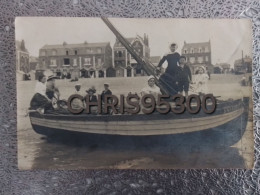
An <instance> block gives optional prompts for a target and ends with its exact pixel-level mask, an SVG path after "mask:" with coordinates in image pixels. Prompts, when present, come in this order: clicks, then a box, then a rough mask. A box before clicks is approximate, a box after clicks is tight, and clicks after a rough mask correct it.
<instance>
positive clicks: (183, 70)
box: [178, 56, 192, 98]
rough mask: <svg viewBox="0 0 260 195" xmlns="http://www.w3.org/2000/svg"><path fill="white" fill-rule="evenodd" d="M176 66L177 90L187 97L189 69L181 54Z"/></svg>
mask: <svg viewBox="0 0 260 195" xmlns="http://www.w3.org/2000/svg"><path fill="white" fill-rule="evenodd" d="M179 65H180V66H179V67H178V86H179V90H178V91H179V92H180V93H181V94H182V93H183V91H184V93H185V97H186V98H188V91H189V87H190V82H191V81H192V77H191V71H190V68H189V66H188V65H187V64H186V57H185V56H181V57H180V61H179Z"/></svg>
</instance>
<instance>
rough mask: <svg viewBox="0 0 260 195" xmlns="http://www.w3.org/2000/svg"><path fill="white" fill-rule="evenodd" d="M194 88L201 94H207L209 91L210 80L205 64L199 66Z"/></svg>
mask: <svg viewBox="0 0 260 195" xmlns="http://www.w3.org/2000/svg"><path fill="white" fill-rule="evenodd" d="M194 77H195V78H194V90H195V91H196V92H198V93H199V95H202V94H206V93H207V92H208V84H207V83H208V80H209V76H208V74H207V72H206V69H205V68H204V67H203V66H200V67H199V70H198V74H197V75H195V76H194Z"/></svg>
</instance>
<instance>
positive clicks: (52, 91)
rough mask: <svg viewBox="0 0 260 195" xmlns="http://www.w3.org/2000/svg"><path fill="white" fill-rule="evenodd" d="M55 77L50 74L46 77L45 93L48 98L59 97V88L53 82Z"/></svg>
mask: <svg viewBox="0 0 260 195" xmlns="http://www.w3.org/2000/svg"><path fill="white" fill-rule="evenodd" d="M55 79H56V77H55V76H53V75H51V76H49V77H48V78H47V84H46V94H47V96H48V97H49V99H53V98H56V99H59V97H60V92H59V89H58V88H57V87H56V84H55Z"/></svg>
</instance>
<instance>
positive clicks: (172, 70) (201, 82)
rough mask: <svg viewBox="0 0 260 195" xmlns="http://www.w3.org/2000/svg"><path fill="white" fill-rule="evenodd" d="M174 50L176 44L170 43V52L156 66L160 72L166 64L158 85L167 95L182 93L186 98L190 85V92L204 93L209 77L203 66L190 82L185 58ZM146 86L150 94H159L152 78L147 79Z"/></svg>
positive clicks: (190, 76)
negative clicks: (164, 64) (166, 64)
mask: <svg viewBox="0 0 260 195" xmlns="http://www.w3.org/2000/svg"><path fill="white" fill-rule="evenodd" d="M176 49H177V44H176V43H172V44H171V45H170V52H169V53H167V54H165V55H164V56H163V58H162V59H161V60H160V62H159V64H158V66H157V69H158V70H159V71H160V72H161V67H162V65H163V63H164V62H165V61H167V62H168V66H167V68H166V70H165V72H164V73H163V74H162V75H161V76H160V78H159V83H160V85H162V86H163V87H164V88H165V89H166V90H167V92H168V93H169V95H175V94H178V93H179V94H183V93H184V94H185V96H186V97H187V96H188V92H189V89H190V84H193V85H192V90H193V91H194V92H195V91H196V92H197V93H199V94H203V93H206V92H207V81H208V80H209V75H208V74H207V71H206V68H205V67H204V66H200V67H199V68H198V70H197V74H196V75H194V79H193V80H192V74H191V70H190V68H189V66H188V65H187V63H186V57H185V56H181V55H180V54H179V53H178V52H176ZM153 83H154V84H153ZM148 86H150V88H151V90H150V92H155V91H157V92H158V93H160V90H159V88H158V87H156V86H155V78H154V77H149V79H148ZM151 86H152V87H151ZM148 88H149V87H148ZM148 88H145V89H144V91H149V90H148ZM155 88H156V89H155Z"/></svg>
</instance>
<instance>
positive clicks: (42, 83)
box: [30, 74, 53, 112]
mask: <svg viewBox="0 0 260 195" xmlns="http://www.w3.org/2000/svg"><path fill="white" fill-rule="evenodd" d="M52 108H53V107H52V102H51V100H50V99H49V98H48V96H47V95H46V76H45V75H44V74H41V75H39V77H38V81H37V83H36V86H35V94H34V96H33V97H32V99H31V102H30V109H32V110H38V109H40V110H42V111H43V112H45V111H46V110H49V109H52Z"/></svg>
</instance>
